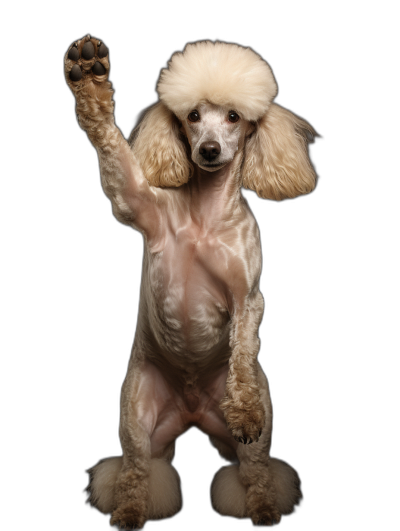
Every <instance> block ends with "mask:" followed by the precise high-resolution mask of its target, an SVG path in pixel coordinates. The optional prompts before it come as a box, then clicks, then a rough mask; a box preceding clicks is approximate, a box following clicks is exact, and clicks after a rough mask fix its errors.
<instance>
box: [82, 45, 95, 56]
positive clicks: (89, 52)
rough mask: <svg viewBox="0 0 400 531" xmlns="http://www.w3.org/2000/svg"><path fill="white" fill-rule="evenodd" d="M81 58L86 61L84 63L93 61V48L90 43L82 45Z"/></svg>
mask: <svg viewBox="0 0 400 531" xmlns="http://www.w3.org/2000/svg"><path fill="white" fill-rule="evenodd" d="M82 57H83V58H84V59H86V61H90V59H93V57H94V46H93V43H92V42H91V41H88V42H86V43H85V44H84V45H83V48H82Z"/></svg>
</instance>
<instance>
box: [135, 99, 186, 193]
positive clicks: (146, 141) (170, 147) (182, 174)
mask: <svg viewBox="0 0 400 531" xmlns="http://www.w3.org/2000/svg"><path fill="white" fill-rule="evenodd" d="M129 142H130V144H131V145H132V151H133V153H134V155H135V157H136V158H137V160H138V162H139V164H140V167H141V169H142V171H143V174H144V176H145V177H146V179H147V180H148V181H149V183H150V185H152V186H181V185H182V184H184V183H186V182H187V181H188V180H189V177H190V175H191V173H192V171H193V168H192V165H191V164H190V162H189V160H188V156H187V153H186V146H185V143H184V141H183V138H182V134H181V132H180V124H179V122H178V120H177V118H176V117H175V115H174V114H173V113H172V112H171V111H170V110H169V109H168V108H167V107H166V106H165V105H164V104H163V103H162V102H158V103H156V104H155V105H153V106H152V107H151V108H150V109H149V110H148V111H147V112H146V114H145V116H144V118H143V120H142V121H141V122H140V124H139V125H138V126H137V127H136V129H135V130H134V131H133V132H132V134H131V136H130V138H129Z"/></svg>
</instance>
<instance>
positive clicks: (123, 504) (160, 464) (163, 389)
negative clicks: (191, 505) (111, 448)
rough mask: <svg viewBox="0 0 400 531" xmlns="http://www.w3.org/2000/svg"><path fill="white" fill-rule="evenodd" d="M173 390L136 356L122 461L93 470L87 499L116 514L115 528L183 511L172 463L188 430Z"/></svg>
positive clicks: (124, 411)
mask: <svg viewBox="0 0 400 531" xmlns="http://www.w3.org/2000/svg"><path fill="white" fill-rule="evenodd" d="M176 404H177V402H176V399H175V397H174V394H173V391H172V390H171V389H170V388H169V386H168V385H167V384H166V382H165V380H164V378H163V377H162V375H161V373H160V372H159V371H158V370H157V369H156V368H155V367H154V365H152V364H150V363H148V362H146V361H141V362H138V361H136V360H135V358H134V357H133V359H132V361H131V363H130V367H129V369H128V374H127V376H126V379H125V382H124V385H123V388H122V395H121V423H120V439H121V445H122V449H123V456H122V457H115V458H110V459H105V460H103V461H100V462H99V463H98V464H97V465H96V466H95V467H93V468H92V469H90V470H89V474H90V479H91V481H90V485H89V487H88V491H89V493H90V498H89V501H90V502H91V503H92V505H94V506H96V507H97V508H98V509H99V510H100V511H102V512H105V513H109V512H112V518H111V524H112V525H117V526H119V527H121V528H125V529H137V528H141V527H143V525H144V523H145V522H146V520H147V519H154V518H165V517H167V516H172V515H173V514H175V513H176V512H177V511H179V509H180V508H181V492H180V480H179V476H178V474H177V472H176V470H175V469H174V468H173V467H172V465H171V464H170V463H171V460H172V458H173V455H174V445H175V439H176V437H177V436H178V435H180V433H181V432H182V431H183V430H184V428H183V425H182V423H181V421H180V415H179V408H178V407H177V405H176Z"/></svg>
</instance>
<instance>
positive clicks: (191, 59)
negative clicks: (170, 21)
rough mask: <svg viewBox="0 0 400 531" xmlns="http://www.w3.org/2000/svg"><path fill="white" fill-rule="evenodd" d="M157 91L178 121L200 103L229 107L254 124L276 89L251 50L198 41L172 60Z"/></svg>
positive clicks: (269, 74) (266, 69) (260, 59)
mask: <svg viewBox="0 0 400 531" xmlns="http://www.w3.org/2000/svg"><path fill="white" fill-rule="evenodd" d="M157 91H158V94H159V96H160V99H161V101H163V102H164V103H165V104H166V105H167V107H169V108H170V109H171V110H172V111H173V112H174V113H175V114H176V115H177V116H178V117H179V118H180V119H182V118H184V117H185V116H186V115H187V114H188V113H189V112H190V111H192V110H193V109H194V108H195V107H196V106H197V105H199V104H200V103H214V104H215V105H231V106H232V108H233V109H234V110H235V111H237V112H238V113H239V114H241V116H242V117H243V118H244V119H245V120H249V121H255V120H258V119H259V118H260V117H261V116H262V115H263V114H265V112H266V111H267V109H268V107H269V105H270V103H271V101H272V100H273V98H274V97H275V96H276V93H277V86H276V82H275V78H274V76H273V74H272V71H271V68H270V67H269V65H268V64H267V63H266V62H265V61H264V60H263V59H262V58H261V57H260V56H259V55H258V54H256V53H255V52H254V51H253V50H252V49H251V48H244V47H243V46H239V45H237V44H228V43H226V42H219V41H217V42H212V41H201V42H195V43H192V44H187V45H186V47H185V49H184V50H183V52H177V53H175V54H174V55H173V56H172V58H171V60H170V62H169V63H168V68H165V69H163V70H162V71H161V75H160V80H159V82H158V85H157Z"/></svg>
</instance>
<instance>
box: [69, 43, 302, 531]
mask: <svg viewBox="0 0 400 531" xmlns="http://www.w3.org/2000/svg"><path fill="white" fill-rule="evenodd" d="M89 40H90V41H91V44H89V45H87V44H86V43H87V42H88V41H89ZM84 46H86V50H88V49H89V48H92V50H93V53H94V54H95V55H93V57H91V59H85V57H84V55H87V56H89V55H90V54H84V53H83V47H84ZM100 46H101V44H100V42H98V41H97V40H96V39H93V38H92V39H90V37H89V36H88V37H86V38H85V39H83V40H82V41H78V42H77V44H76V50H75V51H72V52H71V49H72V47H71V49H70V50H69V52H67V54H66V56H65V58H64V62H65V76H66V81H67V83H68V85H69V86H70V88H71V90H72V91H73V93H74V95H75V97H76V102H77V114H78V118H79V123H80V125H81V127H82V128H83V129H85V130H86V131H87V133H88V136H89V139H90V140H91V142H92V144H93V145H94V146H95V148H96V149H97V152H98V155H99V161H100V170H101V178H102V185H103V189H104V191H105V193H106V195H107V196H108V197H109V198H110V200H111V202H112V206H113V212H114V214H115V216H116V217H117V219H119V220H120V221H121V222H122V223H125V224H127V225H130V226H132V227H134V228H136V229H137V230H139V231H140V232H141V233H142V234H143V237H144V261H143V269H142V284H141V294H140V307H139V316H138V323H137V329H136V335H135V341H134V345H133V350H132V356H131V359H130V362H129V368H128V373H127V376H126V379H125V382H124V385H123V388H122V394H121V422H120V440H121V445H122V449H123V456H122V459H121V461H120V463H119V465H118V468H117V469H114V468H113V470H114V472H112V474H111V476H113V474H114V473H115V474H116V475H115V484H113V485H111V484H110V482H112V477H111V476H110V471H111V468H110V466H112V467H114V466H116V465H115V463H116V462H115V461H114V460H111V461H112V463H114V464H113V465H111V464H110V460H106V462H105V463H100V464H99V467H100V468H98V467H97V466H96V467H95V469H96V470H97V472H96V474H98V475H96V476H95V477H94V479H93V481H92V487H93V489H94V491H93V492H95V493H96V492H97V494H98V495H99V497H97V494H96V496H95V499H97V501H98V503H99V505H98V507H99V509H100V510H102V511H105V512H111V513H112V516H111V524H112V525H118V526H119V527H120V528H123V529H140V528H141V527H142V526H143V524H144V522H145V521H146V520H147V519H149V518H150V517H154V516H155V517H156V518H159V517H160V516H162V517H166V516H171V515H172V514H173V512H172V511H177V510H178V505H179V503H177V502H179V500H178V498H177V493H175V498H176V499H175V501H173V503H172V502H171V505H170V508H169V509H168V508H165V507H161V506H162V503H161V505H160V507H159V508H158V509H157V510H155V509H154V507H153V509H152V510H155V511H156V512H154V511H153V513H152V514H150V513H149V510H150V509H149V508H150V506H151V503H153V502H154V499H153V498H152V497H151V496H149V491H150V490H151V489H150V487H151V485H152V482H153V487H154V481H156V482H157V479H158V478H155V477H153V476H152V474H153V472H154V470H160V468H159V464H160V463H161V462H163V463H166V462H168V461H169V462H170V461H171V459H172V456H173V450H174V441H175V439H176V438H177V437H178V436H179V435H180V434H182V433H183V432H185V431H186V430H187V429H189V428H190V427H192V426H196V427H197V428H199V429H200V430H202V431H203V432H205V433H207V434H208V435H209V436H210V438H211V440H212V442H213V443H214V445H215V446H216V447H217V449H218V451H219V452H220V453H221V455H223V456H224V457H225V458H227V459H228V460H229V461H231V462H233V463H237V464H238V465H239V466H238V467H232V468H231V471H230V472H229V474H230V475H229V477H230V478H231V479H233V480H234V481H236V487H235V489H236V494H238V493H240V496H242V502H241V503H242V506H241V508H240V511H239V513H238V508H237V504H236V502H234V503H233V505H234V507H232V499H231V495H230V494H229V492H228V494H227V495H225V494H224V492H223V491H224V490H225V487H224V486H223V485H222V483H224V481H225V480H224V481H222V483H221V482H219V480H218V477H219V478H220V479H221V477H222V476H221V475H219V476H218V477H217V476H216V480H215V481H214V483H213V487H215V489H214V491H215V492H214V494H215V493H217V494H215V496H216V498H215V496H214V502H215V500H217V499H218V500H219V501H218V500H217V502H216V503H217V505H216V506H217V509H216V510H219V511H222V512H221V514H229V515H233V516H236V517H249V518H251V519H252V522H253V523H254V524H255V525H271V524H272V523H273V522H278V521H279V520H280V514H281V513H282V512H284V511H286V512H290V510H291V507H292V505H293V503H294V501H293V500H294V499H295V497H296V496H297V495H298V494H296V489H295V488H294V490H293V489H290V488H289V491H291V493H290V492H289V495H288V496H289V498H288V499H289V502H287V501H286V502H285V504H286V505H285V506H283V505H280V506H279V507H278V502H277V491H276V483H275V479H274V474H275V473H274V471H273V468H274V466H275V467H276V463H275V465H272V466H270V460H269V448H270V441H271V430H272V409H271V403H270V398H269V391H268V383H267V380H266V378H265V375H264V373H263V371H262V369H261V367H260V366H259V364H258V363H257V354H258V350H259V340H258V327H259V324H260V322H261V317H262V313H263V298H262V296H261V294H260V292H259V289H258V285H259V277H260V273H261V248H260V238H259V231H258V227H257V224H256V221H255V219H254V217H253V215H252V213H251V211H250V209H249V207H248V205H247V203H246V201H245V199H244V198H243V196H242V194H241V185H242V175H241V172H242V168H243V164H242V163H243V161H244V156H245V152H246V141H247V136H248V135H249V134H250V133H251V132H252V131H253V129H254V126H253V125H252V124H251V123H249V122H248V121H246V120H244V119H243V118H242V117H239V118H240V119H239V120H236V117H235V119H234V120H232V119H231V118H232V112H231V111H235V109H230V108H229V107H228V106H217V105H213V104H210V103H202V104H199V106H198V107H197V108H196V111H197V112H198V113H199V115H200V119H199V120H195V121H193V120H192V119H189V116H191V115H192V114H191V113H190V114H189V115H188V117H186V118H185V117H181V123H180V125H177V122H176V117H174V116H173V115H172V114H171V111H169V110H168V109H167V108H166V107H165V105H164V104H163V103H162V102H159V103H158V104H156V106H154V107H153V108H152V110H151V112H150V115H148V116H150V121H149V122H146V120H145V121H144V123H145V124H149V123H150V124H151V125H150V126H149V128H148V129H147V136H146V134H143V135H142V133H140V135H139V137H138V138H139V139H141V141H142V150H141V149H140V147H138V145H139V146H140V142H139V143H138V144H135V145H134V147H133V150H132V149H131V147H130V146H129V145H128V143H127V142H126V141H125V139H124V138H123V136H122V134H121V133H120V131H119V130H118V128H117V127H116V126H115V122H114V116H113V110H114V105H113V101H112V88H111V84H110V83H109V82H108V81H107V77H108V71H109V61H108V55H107V56H105V57H100V55H103V54H101V53H100V50H101V49H100ZM70 52H71V57H69V55H70ZM96 54H99V55H96ZM96 62H100V64H101V65H102V69H100V70H101V71H100V70H99V68H100V67H98V66H97V67H96ZM72 69H74V71H75V74H79V75H75V74H74V75H73V76H72V77H73V79H71V72H72ZM95 71H97V72H100V73H99V74H96V73H95ZM103 71H104V73H102V72H103ZM78 78H79V79H78ZM278 116H279V117H280V118H281V119H283V120H286V122H285V123H286V125H287V121H288V120H289V122H290V119H289V118H288V113H286V112H285V111H283V110H282V111H279V109H278V108H277V110H275V111H274V112H272V114H271V117H270V118H271V124H273V123H274V121H276V120H277V119H278ZM290 123H292V122H290ZM261 126H262V127H263V129H262V131H261V129H260V134H257V136H256V137H255V139H256V142H260V141H261V140H260V139H262V141H263V143H264V144H265V145H267V139H268V138H269V135H268V128H267V127H265V124H264V125H263V124H261V125H260V123H259V124H258V125H257V127H258V128H261ZM146 127H147V125H146ZM179 127H180V128H181V132H183V133H184V134H185V135H186V138H187V141H188V146H185V145H184V144H183V143H182V141H181V140H180V139H179V140H178V136H179V133H178V130H179ZM275 127H276V126H275ZM282 128H283V129H282V131H283V132H282V134H281V135H280V136H279V135H278V140H277V141H276V142H277V143H278V144H279V139H281V140H280V142H283V144H284V143H285V139H287V136H288V135H289V136H290V134H292V135H293V136H294V138H296V132H293V131H294V129H293V128H292V129H293V130H292V129H290V127H289V128H287V127H286V128H285V127H284V126H282ZM257 131H258V129H257ZM288 131H292V133H288ZM261 132H262V135H263V136H262V135H261ZM153 133H154V135H153ZM156 133H157V134H156ZM152 135H153V138H151V136H152ZM153 140H154V142H153ZM204 142H214V143H218V145H219V146H220V148H221V149H220V152H219V153H218V154H217V156H216V157H215V159H214V160H212V161H210V160H207V156H204V154H202V149H201V146H202V144H203V143H204ZM271 142H272V140H271ZM251 145H252V144H251V143H247V147H248V148H249V151H251V149H250V146H251ZM254 145H257V144H254V143H253V149H255V148H254ZM135 148H137V151H136V152H135ZM264 149H269V146H267V147H266V148H265V147H264ZM278 151H279V157H277V159H278V164H281V158H282V157H281V150H279V149H278ZM189 152H190V153H189ZM134 153H136V154H137V156H138V159H140V161H141V164H142V166H143V168H146V170H145V171H146V175H147V177H148V179H149V180H147V179H146V178H145V176H144V174H143V171H142V169H141V167H140V164H139V162H138V159H137V158H136V156H135V154H134ZM188 153H189V156H190V158H191V163H192V164H193V166H194V172H193V174H192V175H191V176H190V179H189V180H188V181H187V182H186V184H181V185H180V186H178V187H173V185H174V184H177V183H182V182H185V180H186V179H187V178H188V175H189V174H188V172H189V169H190V168H189V164H188V159H187V158H186V157H187V156H188ZM171 154H174V156H172V155H171ZM160 155H162V156H161V157H160V158H158V157H159V156H160ZM300 155H301V153H300ZM289 158H290V157H289ZM255 160H256V158H255V157H253V158H252V157H251V156H249V158H246V160H245V161H244V162H245V164H249V165H250V166H251V165H253V166H254V164H255V162H254V161H255ZM157 161H158V165H157V164H154V162H157ZM290 161H291V164H292V159H290ZM258 164H259V166H258V167H260V162H259V163H258ZM289 166H290V165H289ZM263 167H265V165H264V166H263ZM160 172H161V173H160ZM168 172H169V173H168ZM179 172H180V173H179ZM172 173H173V175H171V174H172ZM160 175H161V176H163V177H164V176H166V175H169V178H170V180H165V181H162V180H157V179H158V178H159V177H160ZM178 175H180V177H179V178H178V177H177V176H178ZM254 175H256V176H258V177H257V178H256V179H255V183H253V185H252V186H253V187H254V189H255V187H256V186H257V179H259V178H261V177H262V173H261V170H258V173H257V172H256V173H255V174H254ZM260 175H261V177H260ZM153 178H154V183H158V184H159V186H158V185H157V186H152V185H150V182H149V181H150V180H151V179H153ZM174 179H175V180H174ZM163 182H165V183H167V184H166V186H168V187H166V188H162V186H163ZM280 185H281V183H279V186H278V187H277V188H279V187H280ZM292 193H293V191H292ZM296 193H297V192H296ZM295 195H296V194H294V195H293V196H295ZM297 195H298V193H297ZM131 281H136V279H128V282H131ZM156 458H159V459H156ZM160 458H161V459H160ZM107 462H108V463H107ZM157 463H158V464H157ZM168 466H170V465H168ZM168 466H167V467H165V466H164V465H163V466H162V469H163V470H164V474H165V476H164V479H166V478H169V479H168V481H169V482H170V483H169V485H175V487H177V485H176V473H175V474H174V472H173V469H172V467H171V466H170V468H169V469H168ZM282 466H283V465H282ZM157 467H158V468H157ZM283 468H285V466H283ZM289 468H290V467H289ZM233 469H234V470H233ZM93 470H94V469H93ZM281 470H282V467H281ZM285 470H286V471H287V468H285ZM99 471H100V472H99ZM101 471H103V472H101ZM104 471H107V473H106V474H105V475H106V476H107V477H105V476H104V474H103V473H104ZM285 474H286V475H285ZM224 477H225V478H226V477H228V476H226V475H225V476H224ZM284 477H286V478H288V477H290V478H291V479H290V481H295V477H296V474H295V472H294V471H292V472H291V473H289V476H288V475H287V472H285V473H284ZM234 478H236V479H234ZM284 481H286V480H284ZM99 482H100V483H102V484H101V485H100V483H99ZM104 482H105V483H104ZM162 482H163V481H161V483H162ZM286 483H287V481H286ZM94 484H95V485H97V486H93V485H94ZM159 487H160V488H161V486H160V485H158V486H157V489H158V488H159ZM153 490H154V489H153ZM218 491H220V492H219V493H218ZM152 492H153V491H152ZM153 494H154V492H153ZM243 496H244V497H243ZM150 498H151V500H152V501H151V503H150ZM228 498H229V499H228ZM99 500H100V501H101V500H102V501H101V503H100V501H99ZM221 504H222V505H221ZM229 504H230V505H231V507H230V508H228V509H227V508H226V506H227V505H229ZM223 506H224V507H225V508H224V507H223ZM218 507H219V509H218ZM226 511H228V512H226Z"/></svg>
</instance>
